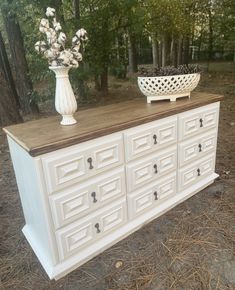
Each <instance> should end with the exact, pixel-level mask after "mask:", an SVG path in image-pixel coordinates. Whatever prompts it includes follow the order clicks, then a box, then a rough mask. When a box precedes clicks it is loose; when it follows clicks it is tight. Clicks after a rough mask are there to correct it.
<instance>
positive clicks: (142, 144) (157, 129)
mask: <svg viewBox="0 0 235 290" xmlns="http://www.w3.org/2000/svg"><path fill="white" fill-rule="evenodd" d="M176 140H177V117H176V116H172V117H169V118H164V119H162V120H157V121H154V122H151V123H148V124H144V125H140V126H138V127H135V128H131V129H128V130H126V131H124V142H125V153H126V161H130V160H133V159H135V158H137V157H140V156H143V155H146V154H148V153H151V152H154V151H156V150H158V149H161V148H163V147H164V146H165V147H166V146H169V145H171V144H174V143H176Z"/></svg>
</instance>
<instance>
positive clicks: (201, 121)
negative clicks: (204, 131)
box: [199, 118, 203, 127]
mask: <svg viewBox="0 0 235 290" xmlns="http://www.w3.org/2000/svg"><path fill="white" fill-rule="evenodd" d="M199 121H200V127H203V120H202V118H200V120H199Z"/></svg>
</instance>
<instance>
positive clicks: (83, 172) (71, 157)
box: [42, 133, 124, 193]
mask: <svg viewBox="0 0 235 290" xmlns="http://www.w3.org/2000/svg"><path fill="white" fill-rule="evenodd" d="M89 161H90V162H89ZM123 161H124V154H123V139H122V134H120V133H116V134H111V135H109V137H101V138H97V139H95V141H93V140H92V141H88V142H85V143H82V144H79V145H75V146H71V147H69V148H66V149H60V150H57V151H55V152H53V153H48V154H44V155H43V156H42V164H43V167H44V172H45V179H46V184H47V188H48V192H49V193H53V192H55V191H58V190H61V189H63V188H65V187H68V186H70V185H73V184H78V182H81V181H83V180H85V179H88V178H90V177H91V176H94V175H97V174H98V173H101V172H103V171H106V170H109V169H112V168H114V167H116V166H119V165H121V164H123Z"/></svg>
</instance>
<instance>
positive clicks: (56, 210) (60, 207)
mask: <svg viewBox="0 0 235 290" xmlns="http://www.w3.org/2000/svg"><path fill="white" fill-rule="evenodd" d="M125 193H126V184H125V171H124V167H123V166H122V167H121V168H118V169H114V170H112V171H111V172H109V173H104V174H101V175H99V176H97V177H95V178H92V179H91V180H89V181H86V182H83V183H82V184H79V185H75V186H72V187H69V188H68V189H64V190H63V191H62V192H61V193H56V194H53V195H50V197H49V200H50V206H51V213H52V218H53V221H54V225H55V228H56V229H58V228H59V227H62V226H64V225H66V224H69V223H71V222H73V221H75V220H78V218H80V217H82V216H84V215H85V214H89V213H90V212H91V211H93V210H96V209H98V208H100V207H101V206H104V205H105V204H107V203H110V202H112V201H113V200H114V199H116V198H119V197H122V196H123V195H125Z"/></svg>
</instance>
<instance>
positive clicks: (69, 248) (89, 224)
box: [56, 198, 127, 261]
mask: <svg viewBox="0 0 235 290" xmlns="http://www.w3.org/2000/svg"><path fill="white" fill-rule="evenodd" d="M126 220H127V208H126V199H125V198H124V199H120V200H119V201H117V202H116V203H114V204H113V205H109V206H106V207H104V208H102V210H99V211H97V213H94V214H91V215H90V216H87V217H86V218H84V219H81V220H79V222H76V223H73V224H71V225H69V226H67V227H65V228H62V229H61V230H58V231H56V238H57V244H58V249H59V257H60V260H61V261H62V260H64V259H66V258H68V257H70V256H72V255H75V254H76V253H78V252H79V251H80V250H81V249H83V248H85V247H87V246H89V245H90V244H92V243H95V242H96V241H97V240H98V239H100V238H102V237H104V236H105V235H106V234H108V233H109V232H111V231H114V230H116V229H118V228H119V227H120V226H122V225H123V224H125V222H126ZM94 246H95V244H94Z"/></svg>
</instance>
